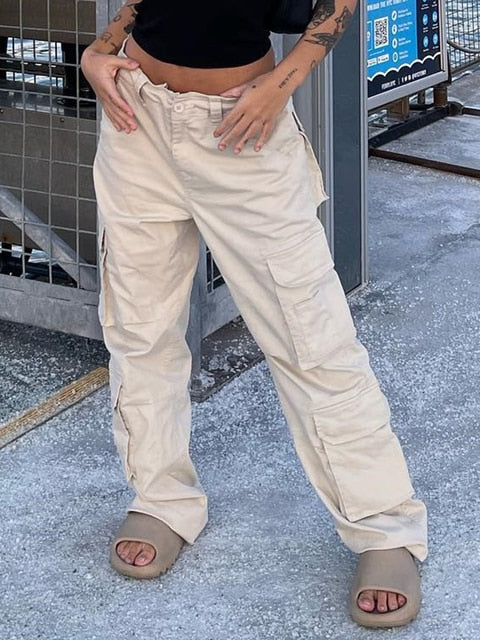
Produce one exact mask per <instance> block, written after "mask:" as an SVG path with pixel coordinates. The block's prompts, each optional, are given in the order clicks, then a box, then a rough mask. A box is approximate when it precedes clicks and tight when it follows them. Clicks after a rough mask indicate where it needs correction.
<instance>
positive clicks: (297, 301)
mask: <svg viewBox="0 0 480 640" xmlns="http://www.w3.org/2000/svg"><path fill="white" fill-rule="evenodd" d="M267 264H268V267H269V270H270V273H271V275H272V278H273V280H274V283H275V291H276V294H277V296H278V300H279V303H280V306H281V308H282V311H283V314H284V318H285V322H286V324H287V327H288V329H289V333H290V336H291V339H292V342H293V345H294V348H295V354H296V358H297V362H298V365H299V366H300V368H301V369H305V370H306V369H311V368H313V367H315V366H317V365H319V364H322V363H323V362H324V361H325V360H326V359H327V358H328V356H329V355H331V354H332V353H333V352H334V351H336V350H337V349H339V348H341V347H342V346H344V345H347V344H348V343H349V342H351V341H353V340H354V339H355V336H356V330H355V327H354V324H353V321H352V316H351V313H350V309H349V307H348V303H347V301H346V298H345V294H344V292H343V288H342V285H341V283H340V280H339V278H338V276H337V274H336V272H335V270H334V268H333V260H332V257H331V254H330V249H329V247H328V243H327V240H326V238H325V234H324V233H323V232H317V233H314V234H313V235H311V236H309V237H308V238H306V239H304V240H303V241H302V242H300V243H297V244H296V245H295V246H293V247H290V248H289V249H286V250H284V251H282V252H281V253H277V254H275V255H270V256H268V257H267Z"/></svg>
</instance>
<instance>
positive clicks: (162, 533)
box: [110, 511, 184, 578]
mask: <svg viewBox="0 0 480 640" xmlns="http://www.w3.org/2000/svg"><path fill="white" fill-rule="evenodd" d="M134 540H135V541H137V542H146V543H147V544H151V545H152V547H153V548H154V549H155V557H154V559H153V560H152V562H150V564H147V565H145V566H144V567H139V566H137V565H132V564H127V563H126V562H124V561H123V560H122V559H121V558H120V556H119V555H118V553H117V546H118V545H119V544H120V542H127V541H134ZM183 543H184V540H183V538H181V537H180V536H179V535H178V534H177V533H175V531H172V529H170V527H169V526H167V525H166V524H165V523H164V522H162V521H161V520H159V519H158V518H154V517H153V516H148V515H147V514H145V513H138V512H136V511H130V512H129V513H128V514H127V517H126V518H125V521H124V523H123V525H122V526H121V527H120V531H119V532H118V534H117V536H116V537H115V540H114V541H113V542H112V545H111V547H110V564H111V565H112V567H113V568H114V569H115V571H118V573H121V574H123V575H125V576H130V577H132V578H156V577H157V576H159V575H161V574H162V573H165V571H167V570H168V569H170V567H171V566H172V565H173V564H174V563H175V560H176V559H177V557H178V554H179V553H180V550H181V548H182V546H183Z"/></svg>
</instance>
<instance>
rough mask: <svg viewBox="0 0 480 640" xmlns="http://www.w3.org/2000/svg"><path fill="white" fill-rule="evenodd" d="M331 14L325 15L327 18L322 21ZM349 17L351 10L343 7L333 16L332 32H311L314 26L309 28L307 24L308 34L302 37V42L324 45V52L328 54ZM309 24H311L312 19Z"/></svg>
mask: <svg viewBox="0 0 480 640" xmlns="http://www.w3.org/2000/svg"><path fill="white" fill-rule="evenodd" d="M331 15H333V14H330V15H329V16H327V18H325V20H322V22H325V21H326V20H327V19H328V18H329V17H331ZM351 18H352V12H351V11H350V10H349V8H348V7H343V9H342V12H341V14H340V15H339V16H337V17H336V18H335V29H334V31H333V33H318V32H317V33H312V31H313V28H314V27H313V28H311V27H310V26H309V27H307V32H308V35H307V37H305V38H303V40H304V42H309V43H311V44H320V45H322V46H323V47H325V50H326V53H327V54H328V53H329V51H331V49H333V47H334V46H335V44H336V43H337V41H338V40H339V39H340V38H341V37H342V35H343V34H344V32H345V30H346V28H347V26H348V23H349V22H350V20H351ZM310 24H311V25H313V20H312V22H311V23H310ZM319 24H321V23H319Z"/></svg>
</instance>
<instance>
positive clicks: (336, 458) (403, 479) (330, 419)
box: [313, 383, 413, 522]
mask: <svg viewBox="0 0 480 640" xmlns="http://www.w3.org/2000/svg"><path fill="white" fill-rule="evenodd" d="M349 396H350V397H348V398H346V399H343V400H341V401H339V402H337V403H335V404H333V405H331V406H328V407H322V408H321V409H318V410H316V411H314V413H313V420H314V423H315V429H316V432H317V435H318V437H319V438H320V440H321V441H322V444H323V447H324V449H325V453H326V455H327V458H328V461H329V464H330V468H331V472H332V474H333V477H334V479H335V482H336V486H337V490H338V495H339V500H340V506H341V510H342V511H343V513H344V515H345V516H346V517H347V518H348V520H350V521H351V522H355V521H357V520H361V519H362V518H366V517H368V516H370V515H374V514H377V513H381V512H382V511H387V510H388V509H392V508H393V507H395V506H397V505H399V504H401V503H402V502H404V501H405V500H408V499H409V498H411V497H412V495H413V488H412V485H411V483H410V478H409V474H408V469H407V465H406V462H405V458H404V456H403V452H402V449H401V447H400V443H399V442H398V439H397V437H396V435H395V434H394V433H393V432H392V430H391V428H390V410H389V407H388V403H387V400H386V398H385V396H384V395H383V393H382V392H381V390H380V388H379V386H378V384H377V383H375V384H373V385H370V386H369V387H367V388H365V389H363V390H361V391H358V392H357V394H356V395H354V396H353V397H352V394H351V392H350V393H349Z"/></svg>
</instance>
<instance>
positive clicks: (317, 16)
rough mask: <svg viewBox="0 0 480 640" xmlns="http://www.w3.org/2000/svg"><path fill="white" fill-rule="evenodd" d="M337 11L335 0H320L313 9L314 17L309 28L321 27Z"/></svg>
mask: <svg viewBox="0 0 480 640" xmlns="http://www.w3.org/2000/svg"><path fill="white" fill-rule="evenodd" d="M334 13H335V0H319V2H317V4H316V5H315V7H314V9H313V14H312V19H311V21H310V24H309V25H308V27H307V29H308V30H309V31H311V30H312V29H315V28H316V27H319V26H320V25H321V24H323V23H324V22H325V21H326V20H328V19H329V18H331V17H332V16H333V14H334Z"/></svg>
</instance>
